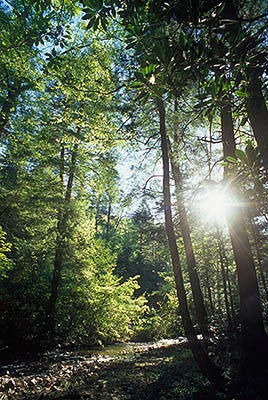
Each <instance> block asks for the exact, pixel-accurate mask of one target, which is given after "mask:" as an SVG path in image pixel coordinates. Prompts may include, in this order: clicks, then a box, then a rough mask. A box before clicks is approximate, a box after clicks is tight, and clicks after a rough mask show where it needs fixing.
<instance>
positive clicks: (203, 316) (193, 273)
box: [170, 157, 208, 339]
mask: <svg viewBox="0 0 268 400" xmlns="http://www.w3.org/2000/svg"><path fill="white" fill-rule="evenodd" d="M170 161H171V169H172V175H173V178H174V181H175V193H176V199H177V204H176V205H177V209H178V213H179V218H180V231H181V234H182V238H183V244H184V249H185V255H186V262H187V268H188V273H189V278H190V283H191V288H192V293H193V299H194V305H195V310H196V317H197V321H198V325H199V328H200V331H201V333H202V335H203V338H204V339H205V338H206V337H207V336H208V315H207V310H206V307H205V303H204V298H203V294H202V291H201V287H200V281H199V277H198V273H197V265H196V259H195V254H194V249H193V244H192V239H191V234H190V228H189V223H188V218H187V213H186V209H185V205H184V198H183V193H182V176H181V172H180V169H179V165H178V163H175V160H174V158H172V157H171V158H170Z"/></svg>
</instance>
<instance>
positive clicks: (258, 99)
mask: <svg viewBox="0 0 268 400" xmlns="http://www.w3.org/2000/svg"><path fill="white" fill-rule="evenodd" d="M260 73H261V72H260ZM248 95H249V96H248V99H247V101H246V108H247V113H248V116H249V120H250V123H251V126H252V130H253V133H254V136H255V139H256V142H257V144H258V147H259V151H260V153H261V156H262V160H263V165H264V168H265V173H266V178H267V180H268V111H267V107H266V103H265V99H264V97H263V94H262V82H261V77H260V76H258V74H257V71H254V72H252V73H251V74H249V85H248Z"/></svg>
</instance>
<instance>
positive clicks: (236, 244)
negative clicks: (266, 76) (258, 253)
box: [221, 102, 267, 382]
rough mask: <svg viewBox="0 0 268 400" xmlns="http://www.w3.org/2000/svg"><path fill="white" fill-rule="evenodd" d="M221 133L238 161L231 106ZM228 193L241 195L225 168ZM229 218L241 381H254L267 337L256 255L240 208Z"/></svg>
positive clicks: (225, 108) (263, 360)
mask: <svg viewBox="0 0 268 400" xmlns="http://www.w3.org/2000/svg"><path fill="white" fill-rule="evenodd" d="M221 129H222V140H223V153H224V157H225V158H226V157H227V156H232V157H235V140H234V129H233V120H232V112H231V107H230V104H229V103H228V102H227V103H226V104H225V105H223V106H222V108H221ZM224 175H225V182H226V185H227V186H228V189H229V191H233V192H234V193H236V194H237V193H238V190H237V187H236V185H235V184H234V179H235V176H234V173H233V172H232V170H231V169H229V167H228V166H226V167H225V174H224ZM231 211H232V213H231V215H229V216H228V218H227V223H228V228H229V233H230V238H231V243H232V248H233V253H234V259H235V263H236V267H237V273H238V285H239V294H240V319H241V348H242V352H241V377H242V379H243V380H244V381H245V382H246V381H247V382H249V381H251V380H252V377H253V376H255V377H256V376H257V375H258V374H259V373H261V372H263V371H264V369H266V368H267V350H266V348H267V337H266V334H265V331H264V325H263V319H262V312H261V303H260V297H259V289H258V283H257V277H256V271H255V265H254V260H253V255H252V252H251V248H250V243H249V239H248V234H247V231H246V227H245V223H244V216H243V213H242V210H241V207H239V206H234V207H233V208H232V210H231Z"/></svg>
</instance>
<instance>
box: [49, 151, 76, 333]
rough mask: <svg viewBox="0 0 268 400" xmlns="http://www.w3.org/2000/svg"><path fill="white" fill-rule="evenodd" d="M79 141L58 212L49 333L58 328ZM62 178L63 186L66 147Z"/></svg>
mask: <svg viewBox="0 0 268 400" xmlns="http://www.w3.org/2000/svg"><path fill="white" fill-rule="evenodd" d="M77 150H78V143H75V144H74V147H73V152H72V158H71V165H70V169H69V176H68V182H67V187H66V191H65V198H64V205H63V209H60V210H59V212H58V223H57V238H56V250H55V258H54V270H53V278H52V282H51V294H50V298H49V301H48V307H47V327H46V330H47V333H49V334H51V335H54V333H55V328H56V305H57V299H58V292H59V286H60V280H61V272H62V267H63V259H64V253H65V247H66V233H67V232H66V229H67V222H68V218H69V207H70V201H71V195H72V188H73V181H74V171H75V165H76V159H77ZM60 178H61V183H62V188H63V180H64V147H62V149H61V167H60Z"/></svg>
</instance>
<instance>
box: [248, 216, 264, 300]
mask: <svg viewBox="0 0 268 400" xmlns="http://www.w3.org/2000/svg"><path fill="white" fill-rule="evenodd" d="M249 223H250V229H251V232H252V237H253V243H254V245H255V249H256V258H257V262H258V267H259V268H258V269H259V273H260V278H261V283H262V286H263V289H264V292H265V297H266V301H267V303H268V288H267V284H266V281H265V276H264V271H263V267H262V257H261V252H260V248H259V243H258V234H257V229H256V225H255V224H254V222H253V221H252V219H251V217H250V216H249Z"/></svg>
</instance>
